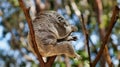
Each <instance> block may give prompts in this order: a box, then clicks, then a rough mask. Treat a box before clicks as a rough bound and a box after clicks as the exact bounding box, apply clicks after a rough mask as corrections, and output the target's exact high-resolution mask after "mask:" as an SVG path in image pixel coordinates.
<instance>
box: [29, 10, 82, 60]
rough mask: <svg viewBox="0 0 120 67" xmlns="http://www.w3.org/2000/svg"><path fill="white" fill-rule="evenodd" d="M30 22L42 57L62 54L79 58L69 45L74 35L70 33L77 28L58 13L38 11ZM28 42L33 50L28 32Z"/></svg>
mask: <svg viewBox="0 0 120 67" xmlns="http://www.w3.org/2000/svg"><path fill="white" fill-rule="evenodd" d="M32 23H33V27H34V31H35V39H36V43H37V46H38V49H39V52H40V54H41V56H42V57H50V56H55V55H62V54H64V55H66V56H68V57H72V58H78V59H79V58H80V56H79V55H78V54H77V53H76V52H75V51H74V49H73V47H72V45H71V40H72V39H74V37H73V36H71V35H70V34H71V33H72V32H74V31H76V30H77V28H76V27H75V26H72V25H70V24H69V23H68V22H67V21H66V20H65V19H64V18H63V17H62V16H61V15H60V14H58V13H57V12H55V11H46V12H43V13H39V14H37V16H36V18H35V19H34V20H33V22H32ZM28 43H29V46H30V48H31V50H32V51H33V52H34V50H33V47H32V46H33V44H31V37H30V34H29V33H28ZM34 53H35V52H34Z"/></svg>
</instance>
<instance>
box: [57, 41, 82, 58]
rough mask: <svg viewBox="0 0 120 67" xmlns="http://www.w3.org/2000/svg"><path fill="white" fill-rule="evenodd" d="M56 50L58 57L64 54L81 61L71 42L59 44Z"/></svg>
mask: <svg viewBox="0 0 120 67" xmlns="http://www.w3.org/2000/svg"><path fill="white" fill-rule="evenodd" d="M55 50H56V52H57V53H58V55H61V54H64V55H66V56H68V57H72V58H77V59H80V56H79V55H78V54H77V53H76V52H75V51H74V49H73V47H72V45H71V43H70V42H69V41H63V42H59V43H57V44H56V46H55Z"/></svg>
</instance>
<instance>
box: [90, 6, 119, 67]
mask: <svg viewBox="0 0 120 67" xmlns="http://www.w3.org/2000/svg"><path fill="white" fill-rule="evenodd" d="M119 10H120V9H119V7H118V6H115V8H114V10H113V13H112V17H111V21H110V24H109V27H108V31H107V33H106V36H105V37H104V40H103V41H102V45H101V48H100V50H99V52H98V54H97V56H96V58H95V60H94V61H93V63H92V67H95V65H96V64H97V62H98V60H99V59H100V57H101V55H102V53H103V51H104V48H105V45H106V44H107V42H108V40H109V37H110V34H111V31H112V29H113V27H114V25H115V23H116V21H117V19H118V15H119Z"/></svg>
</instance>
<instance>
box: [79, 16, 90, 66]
mask: <svg viewBox="0 0 120 67" xmlns="http://www.w3.org/2000/svg"><path fill="white" fill-rule="evenodd" d="M81 20H82V30H83V33H84V35H85V41H86V45H87V50H88V55H89V61H90V67H91V54H90V47H89V35H88V30H87V29H86V27H85V22H84V18H83V15H81Z"/></svg>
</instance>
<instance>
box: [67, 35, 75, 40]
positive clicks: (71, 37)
mask: <svg viewBox="0 0 120 67" xmlns="http://www.w3.org/2000/svg"><path fill="white" fill-rule="evenodd" d="M66 40H67V41H76V40H77V37H76V36H69V37H67V38H66Z"/></svg>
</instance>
